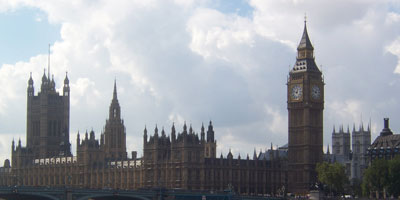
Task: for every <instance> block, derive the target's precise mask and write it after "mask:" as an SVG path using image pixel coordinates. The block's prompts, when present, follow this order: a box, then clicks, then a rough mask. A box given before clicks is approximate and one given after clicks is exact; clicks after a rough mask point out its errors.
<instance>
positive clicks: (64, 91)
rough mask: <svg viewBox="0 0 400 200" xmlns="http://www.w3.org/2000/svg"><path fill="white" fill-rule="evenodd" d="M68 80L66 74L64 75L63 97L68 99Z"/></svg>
mask: <svg viewBox="0 0 400 200" xmlns="http://www.w3.org/2000/svg"><path fill="white" fill-rule="evenodd" d="M69 91H70V89H69V79H68V72H66V73H65V79H64V87H63V95H64V97H68V99H69Z"/></svg>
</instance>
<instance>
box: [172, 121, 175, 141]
mask: <svg viewBox="0 0 400 200" xmlns="http://www.w3.org/2000/svg"><path fill="white" fill-rule="evenodd" d="M175 137H176V136H175V123H174V122H172V127H171V141H175Z"/></svg>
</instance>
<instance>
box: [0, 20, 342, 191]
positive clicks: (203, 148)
mask: <svg viewBox="0 0 400 200" xmlns="http://www.w3.org/2000/svg"><path fill="white" fill-rule="evenodd" d="M313 53H314V47H313V46H312V44H311V42H310V39H309V36H308V33H307V27H306V24H305V25H304V31H303V35H302V38H301V41H300V44H299V45H298V47H297V57H296V62H295V64H294V66H293V68H292V69H291V70H290V72H289V77H288V80H287V108H288V145H287V147H285V148H279V149H275V150H273V149H272V147H271V149H270V150H268V151H265V152H260V154H259V155H257V154H256V153H254V156H253V157H252V158H249V156H248V155H247V157H245V158H241V157H240V155H239V156H238V157H237V158H233V155H232V153H231V152H229V153H228V155H227V156H225V157H224V156H223V155H222V154H221V156H220V157H217V153H216V149H217V142H216V140H215V132H214V129H213V124H212V122H211V121H210V122H209V123H208V124H207V126H206V127H205V126H204V125H202V127H201V130H200V133H195V131H194V130H193V129H192V127H191V126H190V127H189V128H188V127H187V126H186V124H185V125H184V126H183V128H182V129H179V128H178V127H175V126H174V124H172V127H171V129H170V131H169V132H168V134H167V133H166V132H167V130H164V129H162V130H158V128H157V127H155V128H154V131H151V132H150V131H148V130H147V129H146V128H145V129H144V131H143V156H142V157H137V153H136V151H133V152H131V155H130V156H129V157H128V155H127V150H126V129H125V125H124V120H123V119H122V118H121V107H120V105H119V102H118V97H117V86H116V83H114V91H113V96H112V100H111V104H110V107H109V116H108V119H107V120H106V123H105V126H104V129H103V131H102V133H101V134H100V138H95V133H94V132H93V131H91V132H90V133H87V132H86V133H79V132H78V134H77V138H76V144H77V149H76V155H73V154H72V153H71V144H70V130H69V127H70V86H69V80H68V77H67V76H66V77H65V80H64V87H63V90H62V95H61V94H59V92H58V91H56V89H55V82H54V79H51V78H50V74H48V75H47V76H46V74H43V77H42V83H41V87H40V91H39V92H38V93H37V95H36V94H35V88H34V83H33V80H32V76H31V77H30V79H29V81H28V88H27V127H26V146H25V147H24V146H22V145H21V141H18V143H17V144H15V143H14V141H12V146H11V150H12V155H11V156H12V157H11V162H10V161H9V160H6V161H5V162H4V167H2V168H1V170H0V186H11V185H21V186H50V187H62V186H68V187H77V188H96V189H102V188H114V189H117V188H118V189H129V190H130V189H141V188H166V189H178V188H179V189H182V190H199V191H223V190H225V189H227V188H228V187H231V188H233V190H234V191H235V192H236V193H238V194H247V195H266V194H277V193H279V192H283V191H284V192H292V193H303V194H304V193H307V192H308V191H309V190H310V186H311V185H313V184H314V183H316V181H317V175H316V171H315V167H316V163H318V162H322V161H323V109H324V80H323V76H322V72H321V71H320V70H319V68H318V67H317V64H316V63H315V59H314V55H313ZM72 92H73V91H72ZM338 144H339V143H338ZM341 144H342V143H341Z"/></svg>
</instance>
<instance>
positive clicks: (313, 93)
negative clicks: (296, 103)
mask: <svg viewBox="0 0 400 200" xmlns="http://www.w3.org/2000/svg"><path fill="white" fill-rule="evenodd" d="M311 97H312V98H313V99H319V98H320V97H321V90H320V89H319V87H318V86H317V85H313V86H312V88H311Z"/></svg>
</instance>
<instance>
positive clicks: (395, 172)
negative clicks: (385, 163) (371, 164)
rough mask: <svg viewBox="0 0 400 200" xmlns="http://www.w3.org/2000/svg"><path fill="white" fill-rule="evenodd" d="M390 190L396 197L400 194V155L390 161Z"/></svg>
mask: <svg viewBox="0 0 400 200" xmlns="http://www.w3.org/2000/svg"><path fill="white" fill-rule="evenodd" d="M388 181H389V183H388V192H389V194H391V195H393V196H394V197H398V196H399V195H400V157H399V156H397V157H395V158H394V159H392V160H390V161H389V179H388Z"/></svg>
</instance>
